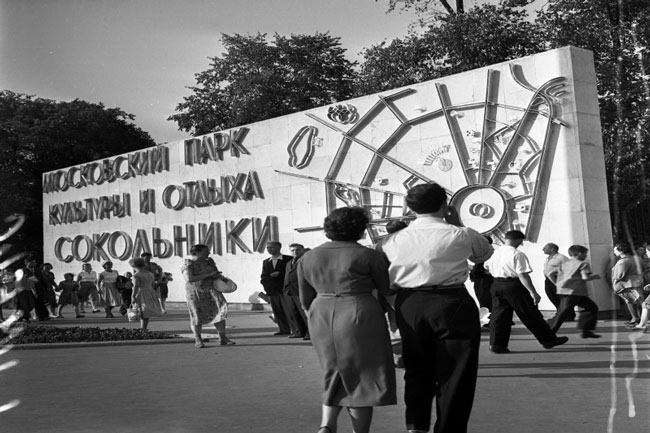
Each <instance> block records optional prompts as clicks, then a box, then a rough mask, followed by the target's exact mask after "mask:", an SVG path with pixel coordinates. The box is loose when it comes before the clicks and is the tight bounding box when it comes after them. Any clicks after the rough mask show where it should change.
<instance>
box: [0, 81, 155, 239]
mask: <svg viewBox="0 0 650 433" xmlns="http://www.w3.org/2000/svg"><path fill="white" fill-rule="evenodd" d="M133 120H134V116H133V115H130V114H127V113H125V112H123V111H121V110H120V109H119V108H105V107H104V106H103V105H102V104H93V103H89V102H85V101H80V100H78V99H75V100H74V101H71V102H56V101H53V100H49V99H42V98H35V97H34V96H29V95H24V94H20V93H14V92H11V91H8V90H4V91H0V192H1V194H2V198H3V212H2V217H4V216H7V215H9V214H12V213H24V214H26V215H27V217H28V220H27V222H26V224H25V226H24V228H23V229H22V230H21V231H20V232H19V234H18V235H16V236H17V239H18V243H20V244H21V246H22V247H24V248H26V249H28V250H33V251H41V248H42V242H43V237H42V233H43V229H42V221H43V213H42V174H43V173H44V172H47V171H51V170H55V169H58V168H63V167H68V166H71V165H75V164H80V163H83V162H87V161H91V160H96V159H101V158H106V157H110V156H113V155H116V154H120V153H125V152H129V151H133V150H136V149H141V148H144V147H150V146H154V145H155V142H154V141H153V140H152V139H151V137H150V136H149V135H148V134H147V133H146V132H144V131H142V130H141V129H140V128H138V127H136V126H135V125H134V124H133V123H132V121H133ZM13 243H16V242H15V241H14V242H13Z"/></svg>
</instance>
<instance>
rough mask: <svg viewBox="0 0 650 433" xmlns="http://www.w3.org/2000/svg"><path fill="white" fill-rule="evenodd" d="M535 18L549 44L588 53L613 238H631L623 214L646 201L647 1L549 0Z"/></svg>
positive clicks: (649, 144)
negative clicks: (595, 83)
mask: <svg viewBox="0 0 650 433" xmlns="http://www.w3.org/2000/svg"><path fill="white" fill-rule="evenodd" d="M537 21H538V23H539V24H540V26H541V29H542V31H543V33H544V37H545V39H546V40H547V41H548V43H549V48H555V47H559V46H564V45H574V46H578V47H582V48H586V49H589V50H592V51H593V52H594V61H595V66H596V74H597V78H598V97H599V104H600V115H601V124H602V128H603V142H604V148H605V163H606V167H607V180H608V187H609V197H610V205H611V209H612V218H613V232H614V237H615V238H616V239H623V238H628V239H632V238H634V236H633V234H632V233H631V232H630V230H629V227H628V218H627V215H628V213H629V212H630V211H631V210H632V209H633V208H635V207H636V206H637V205H638V204H640V203H641V202H643V201H646V200H648V182H649V179H648V178H647V175H646V173H648V172H649V170H650V165H649V161H648V158H647V157H646V155H647V154H648V152H649V151H650V136H649V134H648V122H649V121H650V76H649V75H648V71H649V69H648V68H649V67H650V64H649V60H648V43H649V42H650V4H649V3H648V2H647V1H646V0H626V1H622V0H562V1H560V0H551V1H549V3H548V4H547V6H546V8H545V9H544V10H543V11H541V12H540V14H539V16H538V19H537Z"/></svg>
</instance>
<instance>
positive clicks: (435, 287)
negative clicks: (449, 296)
mask: <svg viewBox="0 0 650 433" xmlns="http://www.w3.org/2000/svg"><path fill="white" fill-rule="evenodd" d="M464 288H465V285H464V284H450V285H448V286H443V285H441V284H436V285H433V286H420V287H410V288H403V289H402V290H408V291H414V292H433V291H434V290H449V289H464Z"/></svg>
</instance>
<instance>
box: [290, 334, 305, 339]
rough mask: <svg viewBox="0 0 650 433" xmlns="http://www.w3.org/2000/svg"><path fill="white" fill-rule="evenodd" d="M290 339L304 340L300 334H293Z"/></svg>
mask: <svg viewBox="0 0 650 433" xmlns="http://www.w3.org/2000/svg"><path fill="white" fill-rule="evenodd" d="M289 338H302V335H300V334H291V335H289Z"/></svg>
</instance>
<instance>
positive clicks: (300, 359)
mask: <svg viewBox="0 0 650 433" xmlns="http://www.w3.org/2000/svg"><path fill="white" fill-rule="evenodd" d="M94 316H97V315H94ZM55 323H56V325H57V326H66V325H79V324H81V325H83V326H108V327H116V326H117V327H134V326H136V325H135V324H129V323H128V322H126V323H125V322H123V321H122V319H115V320H113V321H110V320H108V319H103V318H100V317H93V315H89V316H88V317H87V318H86V319H83V321H75V319H70V320H67V319H65V320H59V321H57V322H55ZM567 325H572V324H567ZM598 325H599V329H598V332H599V333H601V334H603V338H601V339H599V340H582V339H580V338H579V337H578V336H577V334H576V332H575V329H574V328H572V327H569V326H568V327H567V328H566V329H563V330H562V331H561V333H562V334H564V335H568V336H569V337H570V341H569V343H567V344H566V345H564V346H562V347H560V348H556V349H553V350H544V349H543V348H542V347H541V346H540V345H539V344H537V343H536V342H535V341H534V340H533V339H532V337H531V335H530V334H529V333H528V332H527V330H526V329H525V328H523V326H522V325H521V324H517V326H516V327H515V328H514V329H513V337H512V342H511V345H510V348H511V350H513V353H512V354H509V355H494V354H492V353H490V352H488V350H487V342H486V341H485V340H486V338H487V335H486V334H483V340H484V341H483V343H482V346H481V366H480V370H479V382H478V389H477V396H476V402H475V405H474V410H473V413H472V419H471V423H470V432H477V433H478V432H481V433H484V432H487V433H489V432H495V433H497V432H498V433H522V432H524V433H555V432H558V433H559V432H562V433H564V432H568V433H596V432H621V433H642V432H647V431H648V430H649V429H650V334H639V333H634V334H632V333H629V332H627V331H623V329H622V324H621V322H620V321H616V322H599V324H598ZM228 326H229V333H230V334H231V338H233V339H235V340H236V341H237V345H236V346H229V347H220V346H217V345H216V344H215V343H213V342H210V343H208V344H207V347H206V348H205V349H202V350H199V349H195V348H194V346H193V344H191V343H189V342H188V343H186V344H143V345H137V346H132V345H131V346H106V347H81V348H63V349H39V350H12V351H11V352H9V353H7V354H4V355H0V365H1V364H3V363H6V362H8V361H10V360H13V359H15V360H18V361H19V364H18V365H17V366H15V367H13V368H10V369H8V370H4V371H0V405H2V404H5V403H7V402H9V401H10V400H12V399H20V401H21V404H20V405H19V406H17V407H16V408H14V409H11V410H9V411H7V412H4V413H0V431H2V432H21V433H30V432H67V433H76V432H101V433H103V432H107V433H108V432H111V433H115V432H126V433H140V432H143V433H144V432H157V433H158V432H170V433H172V432H173V433H177V432H178V433H185V432H187V433H195V432H217V433H221V432H224V433H226V432H227V433H230V432H260V433H262V432H271V433H305V432H307V433H309V432H315V431H316V430H317V426H318V423H319V418H320V406H319V405H320V402H319V392H320V386H321V379H320V370H319V366H318V361H317V359H316V356H315V353H314V351H313V349H312V348H311V346H310V344H309V343H308V342H304V341H302V340H289V339H287V338H286V337H274V336H272V335H271V334H272V332H273V331H274V328H273V325H272V323H271V322H270V320H269V319H268V313H264V312H260V313H243V312H236V313H232V314H231V315H230V316H229V318H228ZM150 327H151V329H153V330H168V331H174V332H179V333H187V332H189V327H188V323H187V318H186V313H185V312H184V311H183V310H173V311H170V314H168V315H167V317H165V318H164V319H160V320H156V319H152V321H151V326H150ZM618 331H620V332H618ZM635 360H636V361H635ZM401 376H402V371H401V370H398V378H399V379H400V380H398V384H399V389H398V393H399V395H400V403H399V404H398V405H397V406H390V407H384V408H378V409H376V411H375V418H374V422H373V428H372V431H373V432H375V433H389V432H391V433H392V432H403V431H404V429H403V411H404V405H403V403H402V402H401V394H402V392H403V384H402V381H401ZM340 421H341V422H340V428H339V432H350V431H351V428H350V423H349V421H348V419H347V416H345V415H344V414H342V415H341V420H340Z"/></svg>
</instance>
